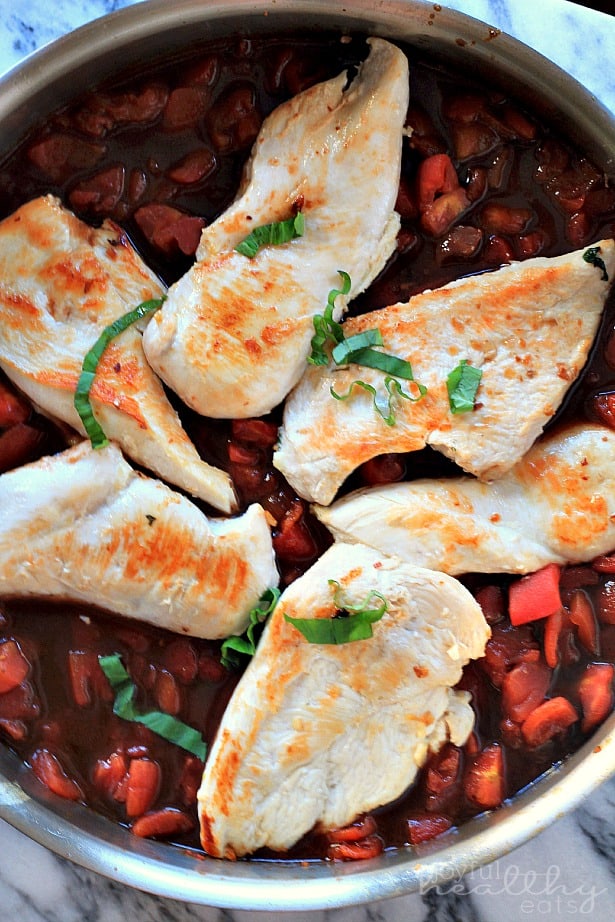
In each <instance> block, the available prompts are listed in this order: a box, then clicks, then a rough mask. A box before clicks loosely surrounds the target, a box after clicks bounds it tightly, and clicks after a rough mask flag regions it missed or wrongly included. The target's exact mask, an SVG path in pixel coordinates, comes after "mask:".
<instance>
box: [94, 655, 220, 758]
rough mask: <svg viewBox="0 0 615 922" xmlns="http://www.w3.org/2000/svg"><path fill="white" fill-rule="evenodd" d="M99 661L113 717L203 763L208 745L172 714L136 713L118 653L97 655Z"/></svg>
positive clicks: (132, 687) (131, 685) (132, 689)
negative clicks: (140, 726)
mask: <svg viewBox="0 0 615 922" xmlns="http://www.w3.org/2000/svg"><path fill="white" fill-rule="evenodd" d="M98 661H99V663H100V667H101V669H102V671H103V672H104V674H105V675H106V677H107V679H108V680H109V683H110V685H111V688H112V689H113V691H114V692H115V702H114V704H113V713H114V714H116V715H117V716H118V717H121V718H122V719H123V720H130V721H132V722H133V723H139V724H143V725H144V726H146V727H149V729H150V730H152V732H153V733H156V734H157V735H158V736H161V737H162V738H163V739H165V740H168V742H169V743H174V744H175V745H176V746H179V747H180V748H181V749H185V750H186V751H187V752H191V753H192V754H193V755H195V756H197V758H199V759H200V760H201V761H202V762H204V761H205V756H206V755H207V744H206V743H205V741H204V740H203V737H202V736H201V734H200V733H199V732H198V730H195V729H193V727H189V726H188V725H187V724H185V723H183V722H182V721H181V720H178V719H177V717H173V716H172V715H171V714H164V713H163V712H162V711H145V712H141V711H138V710H137V708H136V707H135V704H134V696H135V692H136V690H137V688H136V685H135V684H134V682H133V681H132V679H131V678H130V676H129V674H128V673H127V672H126V670H125V669H124V666H123V664H122V661H121V659H120V656H119V654H118V653H112V654H111V655H110V656H99V657H98Z"/></svg>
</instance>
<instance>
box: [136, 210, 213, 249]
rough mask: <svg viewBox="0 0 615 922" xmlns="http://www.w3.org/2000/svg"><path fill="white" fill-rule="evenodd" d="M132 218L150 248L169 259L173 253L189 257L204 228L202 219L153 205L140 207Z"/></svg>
mask: <svg viewBox="0 0 615 922" xmlns="http://www.w3.org/2000/svg"><path fill="white" fill-rule="evenodd" d="M134 218H135V221H136V222H137V224H138V225H139V228H140V229H141V231H142V233H143V234H144V236H145V237H147V239H148V240H149V242H150V243H151V244H152V246H154V247H156V248H157V249H159V250H161V251H162V252H163V253H166V254H167V255H169V256H171V255H173V254H174V253H176V252H177V251H180V252H181V253H184V254H185V255H186V256H192V255H193V254H194V253H195V252H196V248H197V246H198V244H199V240H200V238H201V231H202V230H203V228H204V226H205V221H204V220H203V219H202V218H199V217H196V216H195V215H188V214H185V213H184V212H182V211H180V210H179V209H178V208H173V207H172V206H171V205H164V204H158V203H156V202H152V203H151V204H148V205H142V206H141V207H140V208H138V209H137V210H136V211H135V214H134Z"/></svg>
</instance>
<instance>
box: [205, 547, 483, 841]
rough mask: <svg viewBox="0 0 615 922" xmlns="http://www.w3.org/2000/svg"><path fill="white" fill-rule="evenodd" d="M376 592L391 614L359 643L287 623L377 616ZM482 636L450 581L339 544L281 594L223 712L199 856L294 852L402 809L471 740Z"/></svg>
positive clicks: (477, 613) (208, 776)
mask: <svg viewBox="0 0 615 922" xmlns="http://www.w3.org/2000/svg"><path fill="white" fill-rule="evenodd" d="M331 580H336V581H337V583H338V584H339V587H340V588H339V590H337V591H336V587H335V586H334V585H331V582H330V581H331ZM374 590H375V591H377V592H378V593H380V595H381V596H382V597H383V598H384V599H386V602H387V610H386V611H385V612H384V614H383V616H382V618H381V620H379V621H376V623H374V624H373V626H372V627H373V636H371V637H368V638H367V639H362V640H355V641H352V642H349V643H338V644H323V643H311V642H309V641H308V640H307V639H306V638H305V637H304V636H303V634H302V633H300V631H299V630H298V629H297V627H296V626H295V625H293V624H291V623H289V622H287V621H286V620H285V616H286V615H288V616H290V617H292V618H296V619H297V618H298V619H309V620H310V621H314V620H315V619H332V618H335V617H339V616H340V607H343V606H345V605H346V606H357V607H361V606H362V605H365V604H367V607H371V608H375V607H376V606H377V605H378V601H379V600H378V598H377V597H375V596H374V597H372V596H371V594H372V593H373V592H374ZM350 617H356V616H352V615H351V616H350ZM488 637H489V628H488V626H487V624H486V622H485V619H484V618H483V615H482V612H481V609H480V607H479V606H478V604H477V603H476V601H475V600H474V599H473V597H472V596H471V595H470V593H469V592H468V590H467V589H465V588H464V587H463V586H462V585H461V583H459V582H457V580H454V579H453V578H451V577H450V576H446V575H444V574H442V573H435V572H433V571H432V570H426V569H422V568H419V567H414V566H412V565H410V564H408V563H403V562H402V561H400V560H399V558H397V557H389V556H387V555H383V554H380V553H379V552H377V551H374V550H372V549H370V548H367V547H365V546H363V545H357V544H354V545H344V544H335V545H333V547H331V548H330V549H329V550H328V551H326V552H325V554H324V555H323V556H322V557H321V558H320V559H319V560H318V561H317V563H316V564H314V566H313V567H311V568H310V569H309V570H308V571H307V573H305V575H304V576H302V577H301V578H300V579H298V580H296V582H294V583H293V584H292V585H291V586H289V587H288V588H287V589H286V590H285V592H284V594H283V595H282V597H281V599H280V601H279V603H278V605H277V608H276V609H275V611H274V612H273V615H272V616H271V618H270V620H269V623H268V624H267V626H266V628H265V632H264V634H263V636H262V637H261V640H260V643H259V645H258V648H257V651H256V654H255V656H254V657H253V659H252V662H251V663H250V665H249V667H248V669H247V671H246V672H245V673H244V675H243V677H242V678H241V680H240V683H239V685H238V686H237V688H236V690H235V692H234V694H233V697H232V699H231V701H230V703H229V705H228V707H227V708H226V711H225V712H224V716H223V718H222V723H221V725H220V728H219V730H218V733H217V736H216V739H215V742H214V745H213V748H212V750H211V752H210V754H209V757H208V759H207V762H206V764H205V772H204V774H203V781H202V784H201V788H200V791H199V813H200V819H201V841H202V844H203V848H204V849H205V851H206V852H207V853H208V854H210V855H214V856H216V857H226V858H234V857H239V856H242V855H246V854H249V853H251V852H253V851H255V850H256V849H258V848H261V847H263V846H267V847H269V848H272V849H277V850H279V849H288V848H290V846H292V845H293V844H294V843H295V842H296V841H297V840H298V839H299V838H300V837H301V836H302V835H303V834H304V833H306V832H308V831H309V830H310V829H312V828H313V827H314V826H315V825H316V824H318V826H319V828H321V829H325V830H326V829H331V828H336V827H339V826H344V825H346V824H347V823H349V822H351V821H352V820H353V819H354V818H355V816H357V815H358V814H361V813H363V812H367V811H369V810H372V809H373V808H375V807H378V806H379V805H381V804H385V803H389V802H390V801H392V800H394V799H395V798H396V797H398V796H399V795H400V794H401V793H402V792H403V791H404V790H405V788H406V787H407V786H408V785H409V784H410V783H411V782H412V780H413V778H414V777H415V775H416V773H417V771H418V769H419V767H420V766H421V765H422V764H423V763H424V762H425V760H426V758H427V756H428V753H429V751H430V750H437V749H439V747H440V746H441V745H442V743H443V742H444V741H445V740H446V739H451V740H452V741H453V742H454V743H455V744H457V745H463V743H464V742H465V740H466V739H467V737H468V736H469V734H470V732H471V730H472V726H473V719H474V718H473V712H472V710H471V708H470V706H469V703H468V699H469V695H468V693H467V692H464V691H457V690H455V689H454V687H453V686H455V685H456V683H457V682H458V681H459V679H460V677H461V671H462V668H463V666H464V665H465V664H466V663H467V662H468V660H470V659H473V658H475V657H479V656H482V654H483V652H484V648H485V643H486V642H487V639H488ZM366 760H367V762H366ZM366 767H367V770H366Z"/></svg>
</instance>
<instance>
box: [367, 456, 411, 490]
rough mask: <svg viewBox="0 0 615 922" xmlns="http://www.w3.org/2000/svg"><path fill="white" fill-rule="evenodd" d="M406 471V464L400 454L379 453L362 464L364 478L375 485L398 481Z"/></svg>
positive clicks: (371, 484)
mask: <svg viewBox="0 0 615 922" xmlns="http://www.w3.org/2000/svg"><path fill="white" fill-rule="evenodd" d="M405 473H406V464H405V462H404V460H403V458H402V457H401V456H400V455H396V454H388V455H378V457H377V458H371V459H370V460H369V461H366V462H365V463H364V464H362V465H361V468H360V475H361V478H362V480H363V481H364V482H365V483H367V484H369V485H370V486H374V485H375V484H382V483H397V481H398V480H401V479H402V477H403V476H404V474H405Z"/></svg>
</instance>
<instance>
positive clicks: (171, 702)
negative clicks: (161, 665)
mask: <svg viewBox="0 0 615 922" xmlns="http://www.w3.org/2000/svg"><path fill="white" fill-rule="evenodd" d="M154 694H155V695H156V701H157V702H158V707H159V708H160V710H161V711H164V713H165V714H173V715H174V716H176V715H177V714H179V712H180V711H181V706H182V696H181V691H180V688H179V686H178V684H177V681H176V679H175V676H173V675H171V673H170V672H169V671H168V669H159V670H158V674H157V676H156V685H155V686H154Z"/></svg>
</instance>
